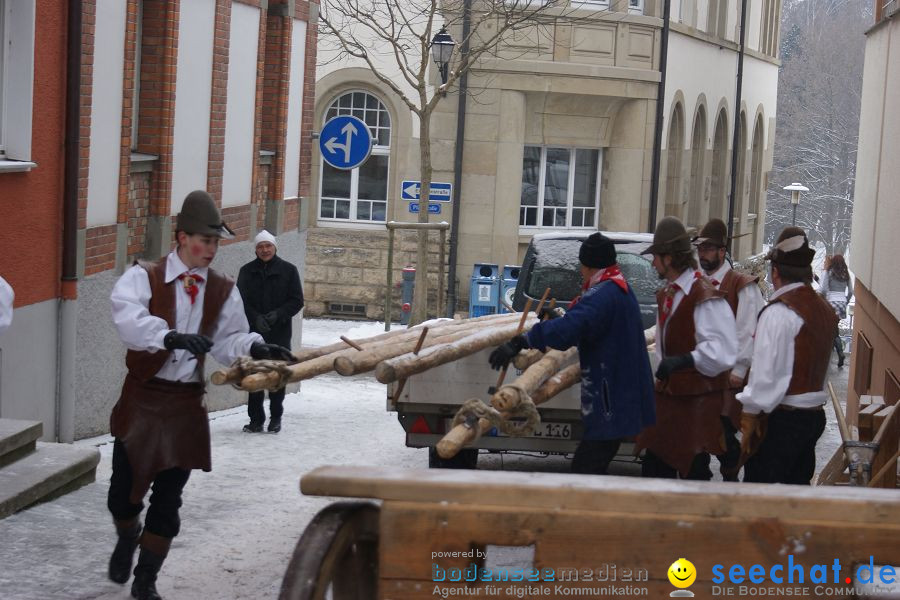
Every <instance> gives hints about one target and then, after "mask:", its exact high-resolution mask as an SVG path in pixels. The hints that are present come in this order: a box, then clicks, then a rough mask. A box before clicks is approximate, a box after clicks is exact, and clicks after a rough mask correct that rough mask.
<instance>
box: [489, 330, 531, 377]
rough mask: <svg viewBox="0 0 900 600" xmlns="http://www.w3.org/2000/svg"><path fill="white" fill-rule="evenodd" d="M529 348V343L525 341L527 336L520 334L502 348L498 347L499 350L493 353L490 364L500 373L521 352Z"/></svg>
mask: <svg viewBox="0 0 900 600" xmlns="http://www.w3.org/2000/svg"><path fill="white" fill-rule="evenodd" d="M527 347H528V341H527V340H526V339H525V336H524V335H522V334H519V335H517V336H516V337H514V338H513V339H511V340H509V341H508V342H506V343H505V344H503V345H502V346H497V348H496V349H495V350H494V351H493V352H491V356H490V357H489V358H488V362H490V363H491V368H492V369H494V370H495V371H499V370H500V369H503V368H506V367H507V366H508V365H509V361H511V360H512V359H513V358H514V357H515V356H516V354H518V353H519V351H520V350H522V349H523V348H527Z"/></svg>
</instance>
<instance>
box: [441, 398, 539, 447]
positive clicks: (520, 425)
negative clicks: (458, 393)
mask: <svg viewBox="0 0 900 600" xmlns="http://www.w3.org/2000/svg"><path fill="white" fill-rule="evenodd" d="M525 398H526V400H525V401H523V402H521V403H520V404H519V406H518V407H516V408H515V409H514V410H512V411H510V412H503V413H501V412H500V411H498V410H497V409H496V408H493V407H490V406H488V405H487V404H485V403H484V402H482V401H481V400H480V399H478V398H469V399H468V400H466V401H465V402H463V403H462V406H460V407H459V410H458V411H456V416H454V417H453V422H452V423H451V425H450V428H451V429H452V428H453V427H456V426H457V425H460V424H463V423H465V422H466V421H468V420H469V418H470V417H472V416H474V417H475V421H477V420H478V419H487V420H488V421H490V422H491V425H493V426H494V427H496V428H497V429H499V430H500V431H501V432H503V433H504V434H506V435H508V436H511V437H523V436H526V435H530V434H531V433H533V432H534V430H535V429H536V428H537V426H538V425H540V424H541V415H540V413H538V411H537V407H535V405H534V402H532V401H531V399H530V398H528V396H527V394H526V395H525ZM520 417H524V418H525V420H524V421H518V420H516V421H512V420H510V419H512V418H520Z"/></svg>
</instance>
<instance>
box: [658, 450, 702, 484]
mask: <svg viewBox="0 0 900 600" xmlns="http://www.w3.org/2000/svg"><path fill="white" fill-rule="evenodd" d="M641 477H659V478H661V479H678V478H679V475H678V469H676V468H675V467H672V466H670V465H668V464H667V463H666V462H664V461H663V460H662V459H661V458H660V457H658V456H656V455H655V454H653V453H652V452H650V451H649V450H648V451H647V452H646V453H645V454H644V460H643V462H642V463H641ZM682 479H695V480H698V481H709V480H710V479H712V471H710V470H709V454H707V453H705V452H701V453H700V454H697V455H696V456H694V460H693V462H691V468H690V470H689V471H688V475H687V477H683V478H682Z"/></svg>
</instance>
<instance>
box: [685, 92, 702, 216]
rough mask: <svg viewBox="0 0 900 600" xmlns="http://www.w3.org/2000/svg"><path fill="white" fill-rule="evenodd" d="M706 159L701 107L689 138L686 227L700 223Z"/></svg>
mask: <svg viewBox="0 0 900 600" xmlns="http://www.w3.org/2000/svg"><path fill="white" fill-rule="evenodd" d="M705 159H706V109H705V108H704V107H703V105H700V107H699V108H698V109H697V115H696V116H695V117H694V129H693V134H692V136H691V195H690V197H689V198H688V217H687V223H686V225H687V226H688V227H697V226H699V225H700V224H701V223H700V218H701V215H702V209H703V204H704V197H703V196H704V182H703V167H704V162H705Z"/></svg>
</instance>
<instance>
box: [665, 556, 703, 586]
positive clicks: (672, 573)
mask: <svg viewBox="0 0 900 600" xmlns="http://www.w3.org/2000/svg"><path fill="white" fill-rule="evenodd" d="M667 574H668V576H669V583H671V584H672V585H674V586H675V587H677V588H687V587H691V584H693V583H694V580H696V579H697V569H695V568H694V565H693V563H692V562H691V561H689V560H687V559H686V558H679V559H678V560H676V561H675V562H673V563H672V566H670V567H669V571H668V573H667Z"/></svg>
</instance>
